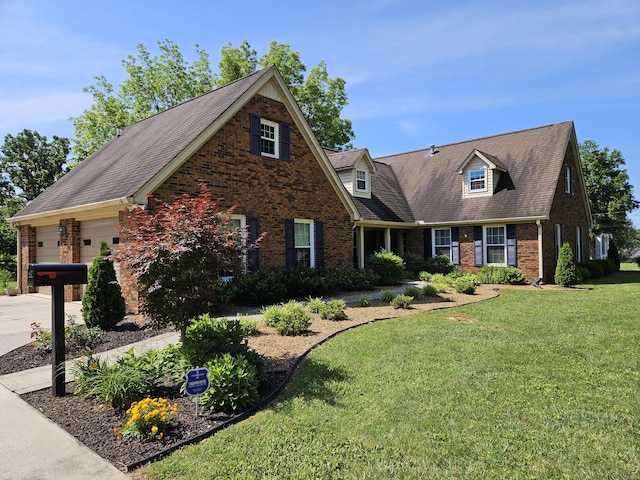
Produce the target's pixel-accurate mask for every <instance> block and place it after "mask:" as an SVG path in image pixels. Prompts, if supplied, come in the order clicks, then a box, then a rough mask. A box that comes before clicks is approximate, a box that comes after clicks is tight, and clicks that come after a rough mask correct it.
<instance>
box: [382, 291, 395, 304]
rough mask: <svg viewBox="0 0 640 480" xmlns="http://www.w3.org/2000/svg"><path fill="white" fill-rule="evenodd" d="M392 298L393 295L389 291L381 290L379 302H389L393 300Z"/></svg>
mask: <svg viewBox="0 0 640 480" xmlns="http://www.w3.org/2000/svg"><path fill="white" fill-rule="evenodd" d="M393 297H395V295H394V293H393V292H392V291H391V290H383V291H382V292H380V300H382V301H383V302H385V303H389V302H391V300H393Z"/></svg>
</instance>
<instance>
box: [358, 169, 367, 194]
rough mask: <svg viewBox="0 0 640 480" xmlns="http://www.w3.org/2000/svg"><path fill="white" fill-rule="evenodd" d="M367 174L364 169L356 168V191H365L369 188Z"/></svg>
mask: <svg viewBox="0 0 640 480" xmlns="http://www.w3.org/2000/svg"><path fill="white" fill-rule="evenodd" d="M367 177H368V175H367V171H366V170H356V190H357V191H358V192H366V191H368V190H369V188H368V184H369V180H368V178H367Z"/></svg>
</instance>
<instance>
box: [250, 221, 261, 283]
mask: <svg viewBox="0 0 640 480" xmlns="http://www.w3.org/2000/svg"><path fill="white" fill-rule="evenodd" d="M248 221H249V243H254V242H255V241H256V240H258V236H259V235H260V224H259V222H258V217H249V219H248ZM248 260H249V261H248V265H247V270H248V271H250V272H257V271H258V270H260V248H259V247H256V248H254V249H253V250H251V251H250V252H249V255H248Z"/></svg>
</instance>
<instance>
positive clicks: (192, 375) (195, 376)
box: [185, 368, 209, 396]
mask: <svg viewBox="0 0 640 480" xmlns="http://www.w3.org/2000/svg"><path fill="white" fill-rule="evenodd" d="M185 388H186V390H187V395H191V396H195V395H200V394H202V393H204V392H206V391H207V388H209V370H207V369H206V368H194V369H192V370H189V371H188V372H187V383H186V385H185Z"/></svg>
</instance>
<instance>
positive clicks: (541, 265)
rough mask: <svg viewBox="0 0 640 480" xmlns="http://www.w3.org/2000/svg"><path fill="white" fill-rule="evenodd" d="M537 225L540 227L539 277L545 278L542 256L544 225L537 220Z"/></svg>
mask: <svg viewBox="0 0 640 480" xmlns="http://www.w3.org/2000/svg"><path fill="white" fill-rule="evenodd" d="M536 225H537V226H538V277H539V278H543V274H544V263H543V255H542V223H541V222H540V220H536Z"/></svg>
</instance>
